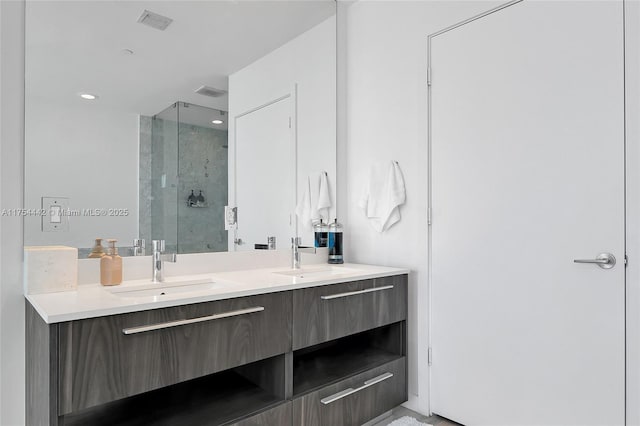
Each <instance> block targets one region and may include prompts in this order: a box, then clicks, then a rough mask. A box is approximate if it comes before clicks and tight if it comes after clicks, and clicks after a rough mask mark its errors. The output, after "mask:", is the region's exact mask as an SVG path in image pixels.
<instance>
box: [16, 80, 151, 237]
mask: <svg viewBox="0 0 640 426" xmlns="http://www.w3.org/2000/svg"><path fill="white" fill-rule="evenodd" d="M27 84H29V82H28V81H27ZM138 126H139V117H138V115H137V114H132V113H128V112H122V111H120V110H114V109H111V108H104V107H102V106H101V105H100V100H97V101H86V100H83V99H81V98H80V97H77V99H72V100H70V101H66V102H63V100H60V101H59V102H55V103H52V102H50V101H49V100H43V99H39V98H37V97H27V99H26V123H25V176H26V179H25V207H26V208H32V209H38V208H40V206H41V200H40V198H41V197H51V196H54V197H68V198H69V206H70V208H71V209H80V210H82V209H99V208H105V209H111V208H113V209H119V208H128V209H129V214H128V215H127V216H104V217H103V216H99V217H96V216H78V217H71V218H70V219H69V231H68V232H43V231H41V224H40V220H41V219H40V218H39V217H37V216H27V217H25V235H24V238H25V244H26V245H53V244H64V245H69V246H72V247H92V246H93V239H94V238H96V237H102V238H115V239H117V240H118V241H120V243H118V245H123V246H127V245H131V241H132V239H133V238H137V237H138V168H139V165H138V155H139V147H138V139H139V129H138Z"/></svg>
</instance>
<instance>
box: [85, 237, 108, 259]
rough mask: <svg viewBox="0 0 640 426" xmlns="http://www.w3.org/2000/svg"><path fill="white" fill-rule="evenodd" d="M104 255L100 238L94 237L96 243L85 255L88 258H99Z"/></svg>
mask: <svg viewBox="0 0 640 426" xmlns="http://www.w3.org/2000/svg"><path fill="white" fill-rule="evenodd" d="M104 255H105V252H104V247H102V238H96V243H95V244H94V245H93V248H92V249H91V253H89V256H87V257H88V258H89V259H100V258H101V257H102V256H104Z"/></svg>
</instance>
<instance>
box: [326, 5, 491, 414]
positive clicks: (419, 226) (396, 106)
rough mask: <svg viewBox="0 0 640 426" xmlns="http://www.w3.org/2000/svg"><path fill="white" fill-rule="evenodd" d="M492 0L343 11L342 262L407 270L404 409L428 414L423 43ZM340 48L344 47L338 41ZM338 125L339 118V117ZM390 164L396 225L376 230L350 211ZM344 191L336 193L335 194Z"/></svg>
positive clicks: (354, 210) (359, 213) (485, 7)
mask: <svg viewBox="0 0 640 426" xmlns="http://www.w3.org/2000/svg"><path fill="white" fill-rule="evenodd" d="M499 3H500V2H496V1H493V2H485V1H472V2H458V1H455V2H452V1H365V0H363V1H360V2H357V3H355V4H353V5H352V6H350V7H348V8H346V44H347V47H346V76H347V78H346V80H347V81H346V84H345V85H346V93H347V94H346V103H347V105H346V121H347V129H346V134H345V135H343V138H341V140H339V145H340V146H339V148H338V151H339V152H342V151H343V150H344V154H342V155H344V156H346V158H340V170H339V173H340V175H341V176H345V179H346V206H344V205H340V210H341V211H343V212H346V215H347V217H346V220H345V222H346V234H345V238H346V256H345V258H346V260H347V261H349V262H360V263H372V264H381V265H388V266H400V267H406V268H410V269H411V270H412V271H413V272H412V273H411V275H410V278H409V301H410V302H409V304H410V305H409V360H410V363H409V393H410V401H409V403H408V405H409V407H410V408H413V409H416V410H418V411H420V412H422V413H427V412H428V411H429V408H428V391H429V390H428V369H427V348H428V326H429V322H428V318H429V317H428V310H427V307H428V300H429V299H428V293H427V272H428V271H427V267H426V264H427V218H426V211H427V167H426V165H427V150H426V147H427V86H426V68H427V55H426V48H427V44H426V41H427V36H428V35H429V34H430V33H433V32H435V31H437V30H440V29H442V28H444V27H447V26H449V25H451V24H454V23H456V22H458V21H461V20H463V19H466V18H469V17H471V16H473V15H476V14H478V13H480V12H483V11H485V10H488V9H491V8H492V7H495V6H496V5H497V4H499ZM341 42H344V40H341ZM340 117H341V118H340V119H341V120H342V119H344V117H343V116H342V115H341V116H340ZM384 160H397V161H398V162H399V164H400V168H401V169H402V172H403V174H404V179H405V184H406V190H407V201H406V204H405V205H404V206H403V207H402V208H401V214H402V220H401V221H400V222H399V223H397V224H396V225H394V226H393V227H392V228H391V229H390V230H388V231H387V232H385V233H383V234H378V233H376V232H375V231H374V230H373V228H372V227H371V226H370V225H369V224H368V223H367V221H366V220H365V218H364V214H363V212H362V211H361V210H360V209H359V208H358V207H357V200H358V198H359V196H360V192H361V190H362V186H363V185H364V182H365V177H366V175H367V170H368V168H369V166H370V165H371V164H372V163H374V162H376V161H384ZM343 189H344V188H341V190H343Z"/></svg>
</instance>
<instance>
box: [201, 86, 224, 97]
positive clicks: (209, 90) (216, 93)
mask: <svg viewBox="0 0 640 426" xmlns="http://www.w3.org/2000/svg"><path fill="white" fill-rule="evenodd" d="M196 93H199V94H201V95H204V96H211V97H212V98H219V97H220V96H224V95H226V94H227V91H226V90H220V89H214V88H213V87H209V86H200V87H199V88H198V89H196Z"/></svg>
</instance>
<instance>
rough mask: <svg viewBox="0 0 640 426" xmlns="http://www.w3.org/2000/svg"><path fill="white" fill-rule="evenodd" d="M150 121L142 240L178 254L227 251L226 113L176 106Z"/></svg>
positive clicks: (144, 150)
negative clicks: (162, 243)
mask: <svg viewBox="0 0 640 426" xmlns="http://www.w3.org/2000/svg"><path fill="white" fill-rule="evenodd" d="M149 121H150V125H149V126H147V129H148V130H147V131H149V130H150V137H147V138H146V139H147V140H148V143H147V144H143V143H142V141H143V138H142V134H141V147H140V149H141V153H140V154H141V155H140V157H141V161H140V188H141V191H140V213H141V214H140V231H141V238H144V239H145V240H146V241H151V240H161V239H163V240H165V241H166V248H167V251H170V252H175V253H204V252H218V251H227V247H228V246H227V231H225V229H224V206H225V205H227V200H228V194H227V193H228V149H227V148H228V136H227V135H228V130H227V129H228V127H227V116H226V112H225V111H221V110H216V109H212V108H207V107H202V106H198V105H194V104H189V103H186V102H176V103H174V104H173V105H171V106H169V107H168V108H166V109H165V110H163V111H162V112H160V113H158V114H156V115H154V116H153V117H150V118H149ZM149 127H150V129H149ZM141 132H142V126H141ZM145 145H146V146H145ZM145 158H148V159H149V160H148V161H144V159H145ZM145 163H146V164H145ZM144 181H147V182H144Z"/></svg>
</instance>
